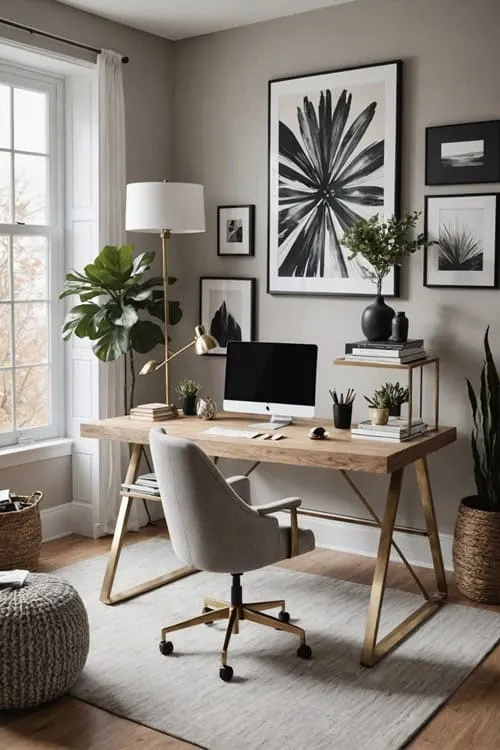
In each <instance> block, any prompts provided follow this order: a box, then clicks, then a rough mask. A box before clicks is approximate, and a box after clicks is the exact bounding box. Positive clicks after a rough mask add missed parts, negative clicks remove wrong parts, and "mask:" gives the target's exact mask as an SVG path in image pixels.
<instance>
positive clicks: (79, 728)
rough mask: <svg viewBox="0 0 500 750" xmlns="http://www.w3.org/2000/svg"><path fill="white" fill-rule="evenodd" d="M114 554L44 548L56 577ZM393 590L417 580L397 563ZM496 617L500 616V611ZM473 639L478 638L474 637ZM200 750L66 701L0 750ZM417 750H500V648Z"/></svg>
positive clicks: (339, 570)
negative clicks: (73, 566)
mask: <svg viewBox="0 0 500 750" xmlns="http://www.w3.org/2000/svg"><path fill="white" fill-rule="evenodd" d="M161 533H164V528H163V527H162V526H161V525H158V526H148V527H146V528H145V529H143V530H142V531H140V532H138V533H130V534H128V538H127V542H128V543H131V544H133V543H135V542H139V541H142V540H144V539H146V538H148V537H150V536H155V535H157V534H161ZM109 546H110V539H109V538H105V539H98V540H96V541H93V540H90V539H84V538H83V537H78V536H70V537H65V538H63V539H58V540H56V541H54V542H48V543H47V544H44V545H43V551H42V566H43V570H45V571H51V570H55V569H56V568H58V567H61V566H62V565H68V564H70V563H74V562H78V561H79V560H84V559H86V558H88V557H91V556H93V555H96V554H101V553H103V552H106V551H107V550H108V548H109ZM282 565H283V566H284V567H287V568H293V569H295V570H302V571H304V572H306V573H314V574H318V575H323V576H330V577H332V578H341V579H344V580H350V581H356V582H358V583H366V584H368V583H370V581H371V575H372V571H373V561H372V560H371V559H370V558H366V557H360V556H357V555H350V554H346V553H341V552H333V551H331V550H322V549H318V550H315V551H314V552H311V553H309V554H308V555H303V556H302V557H299V558H297V559H295V560H288V561H286V562H284V563H282ZM420 574H421V578H422V580H423V581H424V583H425V582H426V581H427V582H428V583H429V585H430V581H431V571H429V570H425V569H420ZM449 579H450V588H451V600H452V601H455V602H461V603H464V601H463V599H462V598H461V596H460V595H459V594H458V592H457V591H456V588H455V586H454V582H453V580H452V576H449ZM388 584H389V586H391V587H393V588H399V589H401V590H404V591H413V590H414V584H413V582H412V581H411V579H410V581H409V580H408V575H407V573H406V571H405V569H404V567H403V566H402V565H400V564H396V563H391V566H390V570H389V578H388ZM122 606H126V604H125V605H122ZM471 606H472V605H471ZM491 609H497V610H499V611H500V607H497V608H493V607H492V608H491ZM469 635H470V637H471V638H473V637H474V633H470V634H469ZM193 747H195V746H194V745H191V744H189V743H186V742H181V741H180V740H177V739H175V738H173V737H169V736H167V735H165V734H161V733H160V732H156V731H154V730H152V729H148V728H147V727H143V726H140V725H138V724H134V723H133V722H130V721H126V720H125V719H120V718H119V717H117V716H113V715H112V714H109V713H107V712H106V711H103V710H101V709H99V708H96V707H95V706H90V705H88V704H86V703H83V702H82V701H79V700H76V699H74V698H61V699H60V700H58V701H55V702H54V703H52V704H49V705H47V706H45V707H41V708H39V709H37V710H34V711H30V712H21V713H19V712H17V713H11V714H7V715H3V716H1V717H0V748H1V750H32V749H33V750H34V749H35V748H38V749H39V750H56V748H57V749H59V750H62V749H63V748H68V749H70V750H139V749H140V750H183V749H184V750H185V749H186V748H193ZM235 747H236V746H235ZM411 748H412V750H438V749H439V750H466V749H467V750H469V749H470V750H475V749H476V748H477V749H478V750H489V749H492V750H493V749H495V750H498V749H499V748H500V646H499V647H497V648H496V649H495V650H494V651H493V652H492V653H491V654H490V656H489V657H488V658H487V659H486V660H485V661H484V662H483V663H482V664H481V665H480V666H479V667H478V668H477V669H476V670H475V672H474V673H473V674H472V675H471V676H470V677H469V678H468V679H467V680H466V681H465V682H464V683H463V685H462V686H461V687H460V688H459V690H457V692H456V693H455V694H454V695H453V696H452V697H451V698H450V700H449V701H448V703H447V704H446V705H445V706H444V707H443V708H442V709H441V710H440V711H439V713H438V714H437V715H436V716H435V717H434V718H433V719H432V720H431V721H430V722H429V724H428V725H427V726H426V727H425V728H424V729H423V730H422V732H421V733H420V734H419V735H418V737H417V738H416V739H415V740H414V742H413V744H412V745H411ZM236 750H237V748H236ZM311 750H314V748H311ZM332 750H333V748H332Z"/></svg>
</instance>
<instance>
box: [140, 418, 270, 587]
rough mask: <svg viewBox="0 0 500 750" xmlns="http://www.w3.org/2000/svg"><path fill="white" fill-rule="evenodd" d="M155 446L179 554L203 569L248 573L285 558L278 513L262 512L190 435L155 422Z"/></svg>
mask: <svg viewBox="0 0 500 750" xmlns="http://www.w3.org/2000/svg"><path fill="white" fill-rule="evenodd" d="M150 446H151V453H152V456H153V463H154V469H155V473H156V477H157V480H158V486H159V489H160V494H161V502H162V505H163V511H164V513H165V519H166V521H167V525H168V530H169V534H170V540H171V542H172V546H173V549H174V552H175V554H176V555H177V556H178V557H179V558H180V559H181V560H183V561H184V562H186V563H189V564H190V565H194V566H195V567H196V568H199V569H200V570H211V571H216V572H224V573H244V572H245V571H248V570H254V569H256V568H260V567H263V566H265V565H269V564H270V563H272V562H276V561H277V560H278V559H279V558H280V534H279V526H278V522H277V520H276V519H275V518H272V517H264V516H260V515H259V514H258V512H257V511H256V510H255V509H254V508H252V507H251V506H249V505H247V504H246V503H245V502H244V501H243V500H242V499H241V498H240V497H239V496H238V495H237V494H236V492H234V490H233V489H232V488H231V487H230V486H229V485H228V483H227V482H226V480H225V479H224V476H223V475H222V474H221V472H220V471H219V470H218V469H217V467H216V466H215V465H214V464H213V462H212V461H211V460H210V459H209V458H208V456H207V455H206V454H205V453H204V452H203V451H202V450H201V449H200V448H199V447H198V446H197V445H195V444H194V443H192V442H190V441H189V440H183V439H181V438H176V437H171V436H170V435H168V434H166V433H165V431H164V430H163V428H161V427H153V429H152V430H151V432H150Z"/></svg>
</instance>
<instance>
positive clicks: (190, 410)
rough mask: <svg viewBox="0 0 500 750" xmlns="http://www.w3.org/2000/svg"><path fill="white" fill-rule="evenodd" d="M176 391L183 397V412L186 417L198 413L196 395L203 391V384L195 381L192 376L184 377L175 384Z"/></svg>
mask: <svg viewBox="0 0 500 750" xmlns="http://www.w3.org/2000/svg"><path fill="white" fill-rule="evenodd" d="M175 390H176V392H177V393H178V394H179V396H180V397H181V406H182V413H183V414H184V416H185V417H194V416H195V415H196V397H197V396H198V393H199V392H200V391H201V385H200V384H199V383H195V381H194V380H191V378H183V379H182V380H181V381H180V382H179V383H177V385H176V386H175Z"/></svg>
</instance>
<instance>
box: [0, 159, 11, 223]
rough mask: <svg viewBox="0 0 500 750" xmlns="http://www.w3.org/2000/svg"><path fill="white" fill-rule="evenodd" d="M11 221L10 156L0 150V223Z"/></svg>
mask: <svg viewBox="0 0 500 750" xmlns="http://www.w3.org/2000/svg"><path fill="white" fill-rule="evenodd" d="M11 221H12V176H11V156H10V154H9V153H7V151H0V224H2V223H3V224H10V222H11Z"/></svg>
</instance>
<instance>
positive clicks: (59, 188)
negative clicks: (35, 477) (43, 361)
mask: <svg viewBox="0 0 500 750" xmlns="http://www.w3.org/2000/svg"><path fill="white" fill-rule="evenodd" d="M0 83H5V84H7V85H10V86H15V87H17V88H25V89H30V90H32V91H43V92H45V93H47V95H48V99H47V101H48V127H49V144H48V156H49V159H48V161H49V170H48V223H47V224H43V225H34V224H30V225H22V226H20V225H17V224H0V234H2V235H12V236H26V235H36V236H46V237H48V239H49V243H50V249H49V253H48V300H49V352H48V365H49V367H50V415H51V422H50V424H48V425H46V426H44V427H33V428H26V429H14V430H12V431H11V432H3V433H0V447H3V446H7V445H15V444H22V443H30V442H33V441H38V440H46V439H49V438H55V437H59V436H61V435H62V434H63V431H64V424H65V411H66V409H65V395H64V394H65V366H64V352H63V342H62V339H61V333H60V330H61V324H62V321H63V317H64V305H63V303H62V302H61V301H60V300H59V293H60V291H61V290H62V287H63V283H64V268H65V263H64V220H65V216H64V205H65V188H64V175H65V169H64V137H65V122H64V79H63V78H61V77H58V76H55V75H50V74H46V73H39V72H38V71H35V70H32V69H30V68H24V67H18V66H17V65H10V64H5V63H3V62H0ZM13 117H14V113H13V108H12V107H11V133H12V137H13V132H14V131H13V127H14V124H13ZM11 146H12V143H11ZM2 150H3V151H5V149H2ZM8 151H9V152H12V149H8ZM21 153H23V152H21ZM13 190H14V186H13ZM12 325H13V320H12ZM12 368H13V363H12ZM3 369H11V368H3ZM13 399H15V391H14V392H13Z"/></svg>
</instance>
